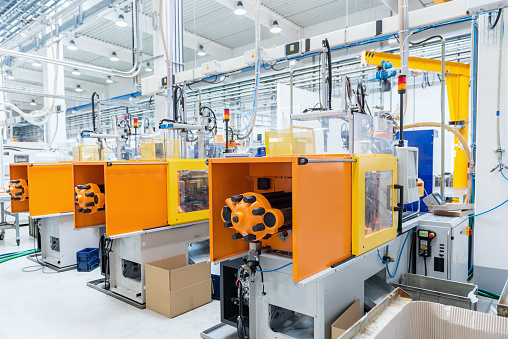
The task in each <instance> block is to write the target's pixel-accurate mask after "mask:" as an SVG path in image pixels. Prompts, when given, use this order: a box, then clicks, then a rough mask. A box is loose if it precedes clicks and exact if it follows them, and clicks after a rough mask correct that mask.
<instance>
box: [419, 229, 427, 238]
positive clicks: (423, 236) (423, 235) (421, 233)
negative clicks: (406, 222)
mask: <svg viewBox="0 0 508 339" xmlns="http://www.w3.org/2000/svg"><path fill="white" fill-rule="evenodd" d="M428 236H429V232H427V231H420V237H422V238H426V237H428Z"/></svg>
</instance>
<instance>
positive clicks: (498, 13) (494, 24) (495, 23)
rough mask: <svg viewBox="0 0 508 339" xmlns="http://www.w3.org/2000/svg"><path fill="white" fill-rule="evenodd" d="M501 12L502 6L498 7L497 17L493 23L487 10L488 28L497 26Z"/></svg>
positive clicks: (490, 13)
mask: <svg viewBox="0 0 508 339" xmlns="http://www.w3.org/2000/svg"><path fill="white" fill-rule="evenodd" d="M502 12H503V8H502V7H501V8H499V10H498V11H497V17H496V20H495V21H494V23H492V12H489V28H490V29H494V28H496V26H497V23H498V22H499V18H500V17H501V13H502Z"/></svg>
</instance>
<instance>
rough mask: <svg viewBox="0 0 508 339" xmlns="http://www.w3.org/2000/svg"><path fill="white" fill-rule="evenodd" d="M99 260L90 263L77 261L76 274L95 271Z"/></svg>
mask: <svg viewBox="0 0 508 339" xmlns="http://www.w3.org/2000/svg"><path fill="white" fill-rule="evenodd" d="M99 263H100V261H99V258H97V259H96V260H92V261H78V262H77V265H76V268H77V270H78V272H91V271H93V270H95V269H96V268H97V267H99Z"/></svg>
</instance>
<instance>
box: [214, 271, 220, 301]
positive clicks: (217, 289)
mask: <svg viewBox="0 0 508 339" xmlns="http://www.w3.org/2000/svg"><path fill="white" fill-rule="evenodd" d="M212 286H213V293H212V299H215V300H220V276H219V275H215V274H212Z"/></svg>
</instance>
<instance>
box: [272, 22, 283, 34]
mask: <svg viewBox="0 0 508 339" xmlns="http://www.w3.org/2000/svg"><path fill="white" fill-rule="evenodd" d="M281 31H282V29H281V28H280V26H279V23H278V22H277V20H275V21H274V22H273V23H272V27H271V28H270V33H273V34H277V33H280V32H281Z"/></svg>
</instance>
